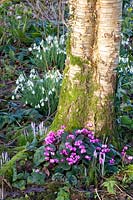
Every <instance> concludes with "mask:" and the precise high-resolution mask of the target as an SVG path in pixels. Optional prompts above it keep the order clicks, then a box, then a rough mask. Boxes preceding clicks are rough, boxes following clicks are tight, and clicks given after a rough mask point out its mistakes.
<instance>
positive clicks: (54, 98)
mask: <svg viewBox="0 0 133 200" xmlns="http://www.w3.org/2000/svg"><path fill="white" fill-rule="evenodd" d="M62 78H63V76H62V74H61V73H60V72H59V70H49V71H48V72H46V73H45V74H44V76H43V77H42V78H41V77H40V76H39V75H38V73H37V71H36V70H35V69H32V70H31V71H30V74H29V77H27V76H26V75H25V74H20V76H19V77H18V79H17V80H16V88H15V90H14V91H13V95H12V99H13V100H14V99H20V100H22V102H23V103H25V104H26V105H29V106H31V107H33V108H35V109H38V110H40V111H41V112H42V113H43V114H44V115H46V116H47V115H50V114H52V113H53V112H54V111H55V110H56V107H57V104H58V99H59V92H60V87H61V82H62Z"/></svg>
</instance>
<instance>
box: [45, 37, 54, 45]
mask: <svg viewBox="0 0 133 200" xmlns="http://www.w3.org/2000/svg"><path fill="white" fill-rule="evenodd" d="M52 40H53V37H52V36H51V35H49V36H48V37H47V38H46V42H47V43H48V44H50V43H51V42H52Z"/></svg>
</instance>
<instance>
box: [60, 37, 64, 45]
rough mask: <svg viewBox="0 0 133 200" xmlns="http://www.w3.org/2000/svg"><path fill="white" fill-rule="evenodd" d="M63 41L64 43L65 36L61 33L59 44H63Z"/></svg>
mask: <svg viewBox="0 0 133 200" xmlns="http://www.w3.org/2000/svg"><path fill="white" fill-rule="evenodd" d="M64 43H65V36H64V35H62V36H61V37H60V44H61V45H63V44H64Z"/></svg>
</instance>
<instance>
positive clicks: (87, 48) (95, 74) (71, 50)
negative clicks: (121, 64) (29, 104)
mask: <svg viewBox="0 0 133 200" xmlns="http://www.w3.org/2000/svg"><path fill="white" fill-rule="evenodd" d="M69 5H70V15H71V17H70V25H71V33H70V36H69V38H68V44H67V60H66V68H65V70H64V79H63V84H62V89H61V94H60V100H59V105H58V110H57V114H56V116H55V119H54V122H53V124H52V126H51V129H54V130H56V129H58V128H59V127H60V125H63V124H64V125H66V127H67V129H68V130H72V129H74V128H81V127H85V126H86V125H87V123H92V124H93V129H94V130H95V131H96V132H99V133H100V132H103V133H109V132H110V130H112V127H113V120H114V108H113V97H114V92H115V72H114V69H115V68H116V66H117V64H118V54H119V43H120V27H121V13H122V1H121V0H69Z"/></svg>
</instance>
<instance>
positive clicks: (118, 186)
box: [115, 184, 133, 200]
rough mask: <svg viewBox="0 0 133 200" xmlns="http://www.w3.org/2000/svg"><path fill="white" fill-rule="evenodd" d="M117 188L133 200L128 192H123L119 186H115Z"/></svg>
mask: <svg viewBox="0 0 133 200" xmlns="http://www.w3.org/2000/svg"><path fill="white" fill-rule="evenodd" d="M115 186H116V187H117V189H118V190H120V191H121V192H124V193H125V194H126V195H127V196H128V197H129V198H130V199H131V200H133V197H132V196H130V195H129V194H128V193H127V192H126V191H124V190H122V189H121V188H120V187H119V186H118V185H116V184H115Z"/></svg>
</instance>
